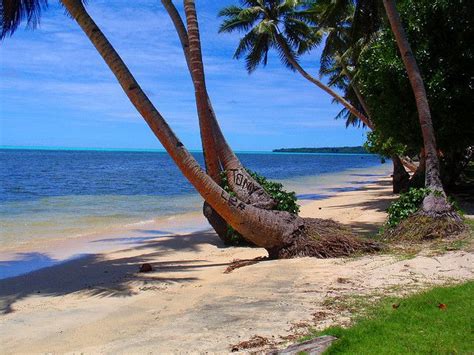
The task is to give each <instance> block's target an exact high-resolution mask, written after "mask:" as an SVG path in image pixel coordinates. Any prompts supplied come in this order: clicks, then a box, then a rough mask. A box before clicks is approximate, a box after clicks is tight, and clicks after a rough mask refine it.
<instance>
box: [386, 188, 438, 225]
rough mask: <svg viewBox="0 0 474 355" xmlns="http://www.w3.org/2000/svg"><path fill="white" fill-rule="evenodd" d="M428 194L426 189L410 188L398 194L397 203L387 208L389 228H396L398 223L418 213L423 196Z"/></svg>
mask: <svg viewBox="0 0 474 355" xmlns="http://www.w3.org/2000/svg"><path fill="white" fill-rule="evenodd" d="M429 192H430V190H429V189H427V188H411V189H410V190H408V192H405V193H402V194H400V197H399V198H398V200H397V201H395V202H392V204H391V205H390V207H389V208H388V210H387V212H388V221H387V225H388V226H389V227H396V226H397V225H398V224H399V223H400V221H402V220H403V219H405V218H407V217H409V216H411V215H412V214H413V213H415V212H416V211H418V209H419V208H420V206H421V203H422V202H423V199H424V198H425V196H427V195H428V193H429Z"/></svg>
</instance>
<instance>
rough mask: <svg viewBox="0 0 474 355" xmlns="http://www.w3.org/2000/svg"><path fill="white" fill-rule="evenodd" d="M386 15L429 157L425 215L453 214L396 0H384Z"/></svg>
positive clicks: (427, 111)
mask: <svg viewBox="0 0 474 355" xmlns="http://www.w3.org/2000/svg"><path fill="white" fill-rule="evenodd" d="M383 4H384V7H385V12H386V13H387V17H388V20H389V22H390V26H391V28H392V32H393V34H394V36H395V40H396V42H397V45H398V49H399V50H400V53H401V57H402V60H403V63H404V64H405V68H406V70H407V74H408V78H409V80H410V84H411V87H412V89H413V93H414V95H415V101H416V107H417V109H418V117H419V120H420V125H421V132H422V135H423V143H424V148H425V154H426V171H425V185H426V187H427V188H429V189H430V190H432V193H430V194H429V195H428V196H427V197H426V198H425V199H424V201H423V212H424V213H426V214H427V215H430V216H433V217H436V216H443V215H447V214H449V213H451V212H452V211H453V208H452V206H451V205H450V204H449V203H448V201H447V199H446V193H445V192H444V189H443V185H442V183H441V176H440V165H439V159H438V155H437V149H436V138H435V133H434V129H433V122H432V120H431V112H430V106H429V103H428V98H427V96H426V90H425V85H424V83H423V79H422V77H421V72H420V69H419V68H418V64H417V62H416V59H415V57H414V55H413V52H412V50H411V47H410V43H409V42H408V39H407V36H406V33H405V30H404V29H403V25H402V21H401V19H400V15H399V13H398V10H397V7H396V4H395V0H383Z"/></svg>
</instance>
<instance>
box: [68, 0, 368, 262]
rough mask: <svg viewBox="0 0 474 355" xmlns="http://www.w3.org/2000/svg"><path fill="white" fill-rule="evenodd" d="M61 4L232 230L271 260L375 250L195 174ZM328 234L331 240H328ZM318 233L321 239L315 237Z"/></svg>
mask: <svg viewBox="0 0 474 355" xmlns="http://www.w3.org/2000/svg"><path fill="white" fill-rule="evenodd" d="M62 2H63V4H64V6H65V8H66V9H67V11H68V12H69V14H70V15H71V16H72V18H73V19H74V20H75V21H76V22H77V23H78V24H79V26H80V27H81V28H82V30H83V31H84V33H85V34H86V35H87V37H88V38H89V40H90V41H91V42H92V44H93V45H94V46H95V48H96V49H97V51H98V52H99V54H100V55H101V56H102V58H103V59H104V61H105V62H106V64H107V65H108V66H109V68H110V69H111V71H112V72H113V74H114V75H115V77H116V78H117V80H118V82H119V84H120V85H121V87H122V89H123V90H124V92H125V94H126V95H127V97H128V98H129V100H130V102H131V103H132V104H133V105H134V106H135V108H136V109H137V110H138V112H139V113H140V114H141V116H142V117H143V118H144V119H145V121H146V123H147V124H148V126H149V127H150V129H151V130H152V131H153V133H154V134H155V136H156V137H157V138H158V139H159V141H160V142H161V144H162V145H163V147H164V148H165V149H166V151H167V152H168V154H169V155H170V157H171V158H172V159H173V161H174V162H175V164H176V165H177V166H178V168H179V169H180V170H181V172H182V173H183V175H184V176H185V177H186V178H187V179H188V180H189V181H190V182H191V184H192V185H193V186H194V187H195V188H196V190H197V191H198V193H199V194H200V195H201V196H202V197H203V198H204V200H205V201H206V202H207V203H209V205H210V206H211V207H212V208H213V209H215V210H216V211H217V212H218V213H219V215H221V216H222V217H223V218H224V219H225V220H226V221H227V222H228V223H229V224H230V225H231V226H232V227H233V228H235V229H236V230H237V231H239V232H240V233H242V234H244V235H245V236H246V237H247V238H249V239H250V240H251V241H252V242H254V243H255V244H256V245H259V246H261V247H264V248H266V249H267V250H268V253H269V255H270V256H271V257H293V256H319V257H331V256H338V255H348V254H350V253H352V252H354V251H361V250H368V249H372V250H373V249H374V248H376V247H377V246H376V245H374V244H373V243H370V242H366V241H362V240H359V239H357V238H353V236H352V234H351V233H350V232H348V231H346V230H345V229H343V228H342V227H341V226H339V225H337V224H336V223H334V222H331V221H321V220H307V219H302V218H299V217H298V216H296V215H292V214H290V213H287V212H278V211H268V210H265V209H260V208H256V207H254V206H252V205H250V204H246V203H243V202H242V201H239V199H237V198H236V197H233V196H231V195H230V194H228V193H227V192H225V191H224V190H223V189H222V188H221V187H220V186H219V185H218V184H217V183H216V182H215V181H214V180H212V179H211V178H210V177H209V175H207V174H206V173H205V172H204V171H203V170H202V169H201V167H200V166H199V164H198V162H197V161H196V160H195V159H194V157H193V156H192V155H191V154H190V153H189V152H188V151H187V150H186V148H185V147H184V146H183V144H182V143H181V142H180V141H179V139H178V138H177V137H176V136H175V134H174V132H173V131H172V130H171V128H170V127H169V126H168V124H167V123H166V121H165V120H164V118H163V117H162V116H161V114H160V113H159V112H158V110H157V109H156V108H155V107H154V106H153V104H152V103H151V101H150V100H149V99H148V97H147V96H146V95H145V93H144V92H143V90H142V89H141V87H140V86H139V84H138V83H137V81H136V80H135V78H134V77H133V75H132V74H131V73H130V71H129V70H128V68H127V66H126V65H125V63H124V62H123V61H122V59H121V58H120V56H119V55H118V53H117V52H116V51H115V49H114V48H113V47H112V45H111V44H110V43H109V41H108V40H107V38H106V37H105V36H104V34H103V33H102V32H101V30H100V29H99V28H98V26H97V25H96V24H95V22H94V21H93V20H92V18H91V17H90V16H89V14H88V13H87V11H86V10H85V8H84V6H83V4H82V2H81V0H63V1H62ZM329 232H332V233H333V235H331V236H330V237H329V238H328V237H327V236H328V234H329ZM321 234H323V236H324V237H321ZM316 236H317V238H315V237H316Z"/></svg>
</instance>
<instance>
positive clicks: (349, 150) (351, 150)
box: [273, 146, 370, 154]
mask: <svg viewBox="0 0 474 355" xmlns="http://www.w3.org/2000/svg"><path fill="white" fill-rule="evenodd" d="M273 152H274V153H342V154H370V153H369V152H367V150H366V149H365V148H364V147H362V146H358V147H324V148H280V149H273Z"/></svg>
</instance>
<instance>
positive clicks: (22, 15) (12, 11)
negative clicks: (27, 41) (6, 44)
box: [0, 0, 48, 39]
mask: <svg viewBox="0 0 474 355" xmlns="http://www.w3.org/2000/svg"><path fill="white" fill-rule="evenodd" d="M47 6H48V0H2V2H1V4H0V25H1V30H0V39H4V38H5V37H7V36H11V35H13V33H14V32H15V30H16V29H17V28H18V26H19V25H20V23H21V22H22V21H24V20H26V22H27V25H28V26H31V27H36V26H37V25H38V23H39V20H40V16H41V11H42V10H43V9H45V8H46V7H47Z"/></svg>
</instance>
